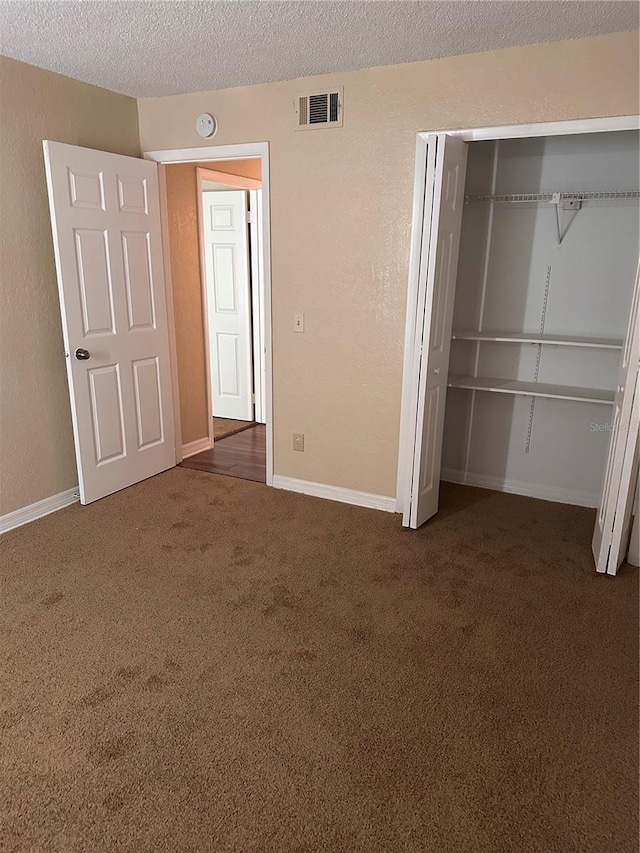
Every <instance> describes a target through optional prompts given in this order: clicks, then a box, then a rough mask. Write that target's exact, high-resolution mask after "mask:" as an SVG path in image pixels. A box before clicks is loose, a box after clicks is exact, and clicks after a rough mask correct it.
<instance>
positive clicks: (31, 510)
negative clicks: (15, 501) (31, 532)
mask: <svg viewBox="0 0 640 853" xmlns="http://www.w3.org/2000/svg"><path fill="white" fill-rule="evenodd" d="M78 500H79V498H78V487H77V486H75V487H74V488H73V489H67V491H66V492H60V494H58V495H51V497H50V498H44V500H41V501H36V503H34V504H29V506H23V507H21V508H20V509H16V510H14V511H13V512H8V513H7V514H6V515H0V533H7V532H8V531H9V530H13V529H14V527H22V525H23V524H28V523H29V522H30V521H35V520H36V519H37V518H42V517H43V516H45V515H49V514H50V513H52V512H56V511H57V510H59V509H64V507H65V506H71V504H74V503H76V501H78Z"/></svg>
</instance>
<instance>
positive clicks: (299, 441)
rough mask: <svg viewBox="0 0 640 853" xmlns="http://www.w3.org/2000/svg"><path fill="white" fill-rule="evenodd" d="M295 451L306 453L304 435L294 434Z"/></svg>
mask: <svg viewBox="0 0 640 853" xmlns="http://www.w3.org/2000/svg"><path fill="white" fill-rule="evenodd" d="M293 449H294V450H299V451H300V453H304V433H303V432H294V434H293Z"/></svg>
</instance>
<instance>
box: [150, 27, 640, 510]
mask: <svg viewBox="0 0 640 853" xmlns="http://www.w3.org/2000/svg"><path fill="white" fill-rule="evenodd" d="M330 85H342V86H344V104H345V106H344V127H343V128H341V129H337V128H336V129H331V130H317V131H309V132H302V133H297V132H294V121H295V116H294V112H293V100H294V97H295V95H296V94H299V93H300V92H301V91H304V90H306V89H308V90H313V89H318V88H320V87H323V88H324V87H325V86H330ZM638 109H639V104H638V34H637V33H623V34H615V35H610V36H603V37H599V38H593V39H582V40H574V41H566V42H560V43H555V44H545V45H536V46H532V47H524V48H514V49H508V50H500V51H495V52H491V53H483V54H477V55H473V56H458V57H453V58H448V59H441V60H436V61H430V62H420V63H412V64H408V65H400V66H390V67H385V68H375V69H370V70H367V71H360V72H354V73H349V74H339V75H329V76H326V77H322V78H313V79H308V80H305V81H299V80H298V81H291V82H283V83H276V84H269V85H263V86H253V87H247V88H237V89H228V90H223V91H213V92H202V93H197V94H190V95H183V96H173V97H169V98H153V99H146V100H142V101H140V102H139V117H140V134H141V146H142V149H143V150H152V149H161V148H180V147H192V146H194V145H203V144H207V143H205V142H203V141H202V140H199V139H198V137H197V135H196V134H195V131H194V121H195V118H196V116H197V115H198V113H200V112H202V111H212V112H213V113H215V115H216V116H217V118H218V121H219V127H220V129H219V131H218V134H217V136H216V138H215V143H216V144H228V143H234V142H249V141H264V140H268V141H269V142H270V157H271V216H272V220H271V228H272V271H273V297H272V299H273V352H274V427H275V472H276V474H282V475H288V476H292V477H301V478H303V479H307V480H314V481H319V482H322V483H330V484H334V485H338V486H343V487H347V488H352V489H361V490H364V491H368V492H375V493H378V494H384V495H394V494H395V485H396V467H397V454H398V432H399V419H400V397H401V377H402V349H403V337H404V314H405V295H406V288H407V269H408V257H409V239H410V228H411V202H412V182H413V166H414V152H415V134H416V132H417V131H419V130H430V129H439V128H456V127H468V126H487V125H499V124H513V123H524V122H536V121H549V120H560V119H574V118H583V117H596V116H607V115H620V114H633V113H637V112H638ZM297 311H303V312H304V313H305V324H306V326H305V333H304V334H303V335H300V334H295V333H293V331H292V328H293V322H292V317H293V314H294V312H297ZM294 431H296V432H303V433H305V452H304V453H295V452H293V450H292V432H294Z"/></svg>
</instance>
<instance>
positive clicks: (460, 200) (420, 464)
mask: <svg viewBox="0 0 640 853" xmlns="http://www.w3.org/2000/svg"><path fill="white" fill-rule="evenodd" d="M432 146H435V158H433V157H431V158H430V157H429V156H428V159H427V176H426V182H427V194H426V198H427V199H428V198H432V207H431V210H429V208H428V207H427V206H425V215H424V220H425V225H426V223H428V222H429V221H430V223H431V225H430V229H429V235H428V242H427V241H426V240H425V242H424V243H423V252H422V258H421V265H420V267H421V268H420V278H419V282H420V284H419V291H418V320H417V323H416V341H415V351H414V363H415V364H416V365H417V366H418V371H419V376H418V382H417V384H418V400H417V409H416V429H415V442H414V453H413V467H412V475H411V497H410V499H409V500H408V501H406V503H405V511H404V514H403V524H404V525H405V526H409V527H413V528H416V527H420V525H422V524H424V522H425V521H427V520H428V519H429V518H431V516H433V515H435V513H436V512H437V511H438V495H439V489H440V467H441V456H442V431H443V428H444V413H445V400H446V393H447V376H448V370H449V350H450V347H451V324H452V319H453V304H454V299H455V290H456V275H457V271H458V251H459V248H460V233H461V230H462V208H463V205H464V185H465V177H466V171H467V152H468V146H467V144H466V143H465V142H462V141H461V140H460V139H458V138H457V137H454V136H447V134H444V133H442V134H437V136H436V135H435V134H434V135H433V139H432V138H431V137H430V138H429V149H431V151H433V148H432ZM431 189H432V194H431V195H430V191H431ZM429 214H431V215H430V216H429Z"/></svg>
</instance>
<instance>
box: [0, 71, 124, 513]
mask: <svg viewBox="0 0 640 853" xmlns="http://www.w3.org/2000/svg"><path fill="white" fill-rule="evenodd" d="M43 139H53V140H57V141H59V142H69V143H73V144H74V145H83V146H87V147H89V148H102V149H106V150H108V151H115V152H118V153H122V154H132V155H136V154H138V153H139V139H138V116H137V108H136V102H135V100H134V99H132V98H126V97H124V96H122V95H116V94H113V93H111V92H108V91H106V90H104V89H99V88H97V87H96V86H89V85H87V84H85V83H78V82H77V81H74V80H70V79H69V78H67V77H62V76H61V75H59V74H52V73H50V72H48V71H42V70H41V69H38V68H34V67H32V66H30V65H25V64H23V63H21V62H16V61H15V60H12V59H6V58H4V57H2V58H0V234H1V235H2V237H1V240H0V515H1V514H4V513H7V512H11V511H12V510H14V509H18V508H20V507H22V506H26V505H28V504H31V503H34V502H35V501H38V500H41V499H42V498H46V497H49V496H50V495H54V494H57V493H59V492H61V491H64V490H66V489H69V488H72V487H73V486H75V485H76V484H77V482H78V480H77V474H76V466H75V457H74V451H73V436H72V432H71V416H70V410H69V397H68V392H67V380H66V372H65V363H64V354H63V344H62V331H61V326H60V312H59V307H58V291H57V285H56V273H55V267H54V260H53V245H52V241H51V226H50V223H49V207H48V202H47V190H46V184H45V173H44V163H43V156H42V140H43Z"/></svg>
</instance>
